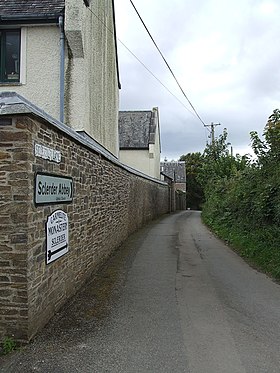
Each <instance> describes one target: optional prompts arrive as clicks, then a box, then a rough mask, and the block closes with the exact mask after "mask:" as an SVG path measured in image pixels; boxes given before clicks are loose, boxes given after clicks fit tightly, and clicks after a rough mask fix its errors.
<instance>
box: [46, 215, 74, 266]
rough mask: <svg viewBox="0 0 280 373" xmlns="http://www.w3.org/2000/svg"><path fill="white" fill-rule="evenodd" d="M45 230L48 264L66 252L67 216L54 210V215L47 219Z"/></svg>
mask: <svg viewBox="0 0 280 373" xmlns="http://www.w3.org/2000/svg"><path fill="white" fill-rule="evenodd" d="M46 230H47V246H46V263H47V264H49V263H51V262H53V261H54V260H56V259H58V258H60V257H61V256H62V255H64V254H66V253H67V252H68V249H69V241H68V231H69V229H68V216H67V214H66V213H65V212H64V211H62V210H56V211H55V212H54V213H52V214H51V215H50V216H49V217H48V220H47V223H46Z"/></svg>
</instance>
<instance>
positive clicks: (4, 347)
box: [0, 337, 17, 355]
mask: <svg viewBox="0 0 280 373" xmlns="http://www.w3.org/2000/svg"><path fill="white" fill-rule="evenodd" d="M16 349H17V344H16V342H15V341H14V339H13V338H12V337H4V339H3V341H2V344H1V349H0V355H7V354H9V353H11V352H12V351H15V350H16Z"/></svg>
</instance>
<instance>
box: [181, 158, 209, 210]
mask: <svg viewBox="0 0 280 373" xmlns="http://www.w3.org/2000/svg"><path fill="white" fill-rule="evenodd" d="M179 161H184V162H185V165H186V183H187V190H186V200H187V207H190V208H191V209H194V210H200V209H201V206H202V203H203V201H204V193H203V188H202V186H201V184H200V182H199V174H200V173H201V169H202V165H203V156H202V154H201V153H199V152H196V153H188V154H186V155H182V156H181V157H180V159H179Z"/></svg>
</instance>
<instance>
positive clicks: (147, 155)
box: [119, 107, 161, 179]
mask: <svg viewBox="0 0 280 373" xmlns="http://www.w3.org/2000/svg"><path fill="white" fill-rule="evenodd" d="M119 139H120V152H119V159H120V161H121V162H123V163H124V164H126V165H128V166H130V167H132V168H134V169H136V170H139V171H141V172H143V173H144V174H146V175H149V176H151V177H153V178H156V179H160V153H161V147H160V127H159V111H158V108H157V107H155V108H153V109H152V110H151V111H120V112H119Z"/></svg>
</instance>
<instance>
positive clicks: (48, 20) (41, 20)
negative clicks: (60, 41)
mask: <svg viewBox="0 0 280 373" xmlns="http://www.w3.org/2000/svg"><path fill="white" fill-rule="evenodd" d="M58 17H59V14H32V15H31V14H26V15H22V14H13V15H0V23H1V26H2V25H5V26H6V25H18V24H20V25H38V24H56V23H57V18H58Z"/></svg>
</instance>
